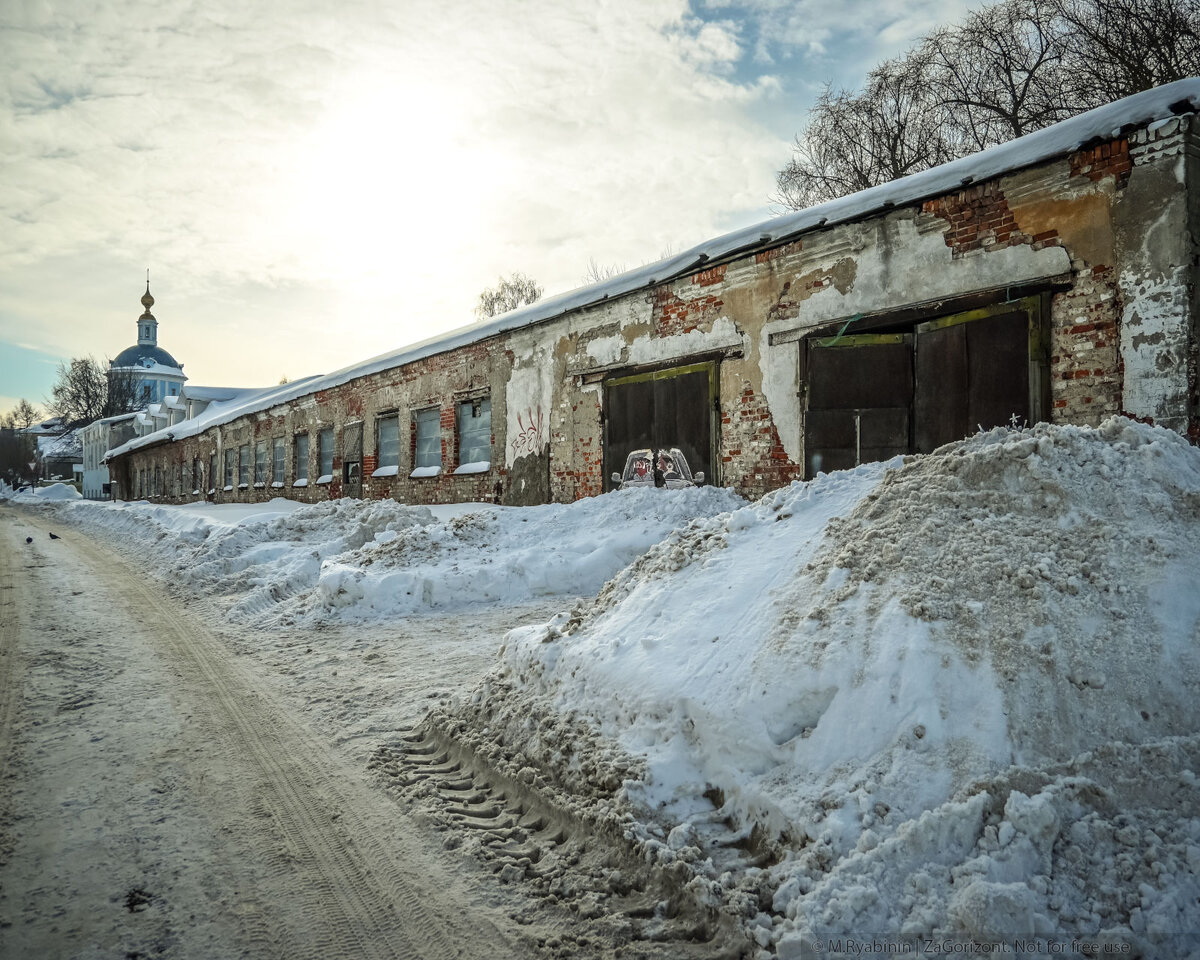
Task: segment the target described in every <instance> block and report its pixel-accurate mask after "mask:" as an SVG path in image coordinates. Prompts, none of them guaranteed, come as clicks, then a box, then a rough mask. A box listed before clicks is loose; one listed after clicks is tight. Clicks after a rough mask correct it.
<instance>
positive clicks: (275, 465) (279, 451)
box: [271, 437, 283, 485]
mask: <svg viewBox="0 0 1200 960" xmlns="http://www.w3.org/2000/svg"><path fill="white" fill-rule="evenodd" d="M271 482H272V483H278V484H280V485H282V484H283V437H275V439H274V440H272V441H271Z"/></svg>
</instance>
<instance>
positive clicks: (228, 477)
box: [225, 450, 236, 490]
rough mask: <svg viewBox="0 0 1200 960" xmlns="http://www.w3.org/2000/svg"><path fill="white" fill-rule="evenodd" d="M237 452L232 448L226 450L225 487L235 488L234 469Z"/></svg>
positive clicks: (227, 488)
mask: <svg viewBox="0 0 1200 960" xmlns="http://www.w3.org/2000/svg"><path fill="white" fill-rule="evenodd" d="M235 456H236V454H235V453H234V452H233V451H232V450H226V451H225V489H226V490H231V489H233V471H234V464H235V459H234V458H235Z"/></svg>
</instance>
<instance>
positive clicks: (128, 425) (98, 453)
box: [78, 412, 139, 500]
mask: <svg viewBox="0 0 1200 960" xmlns="http://www.w3.org/2000/svg"><path fill="white" fill-rule="evenodd" d="M138 416H139V414H138V413H136V412H134V413H124V414H121V415H120V416H117V417H105V418H104V419H103V420H96V421H94V422H93V423H89V424H88V425H87V426H86V427H80V429H79V431H78V433H79V439H80V441H81V442H82V444H83V490H82V491H81V492H82V493H83V495H84V496H85V497H87V498H88V499H89V500H110V499H112V495H111V491H110V488H109V479H108V464H106V463H105V462H104V454H105V452H106V451H108V450H110V449H112V448H113V447H119V446H120V445H121V444H123V443H124V442H125V441H126V440H130V439H132V438H133V437H135V436H137V433H136V431H135V430H134V420H135V419H136V418H137V417H138Z"/></svg>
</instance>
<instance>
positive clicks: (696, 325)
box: [654, 268, 724, 337]
mask: <svg viewBox="0 0 1200 960" xmlns="http://www.w3.org/2000/svg"><path fill="white" fill-rule="evenodd" d="M722 275H724V270H723V268H722ZM714 282H715V281H714ZM723 305H724V304H723V302H722V300H721V298H720V297H719V296H716V295H715V294H709V295H707V296H703V297H692V298H690V299H687V300H684V299H682V298H681V297H679V296H677V295H676V294H675V292H674V291H673V290H672V289H671V288H670V287H661V288H659V289H658V290H656V291H655V293H654V335H655V336H658V337H671V336H675V335H677V334H681V333H691V332H692V331H693V330H698V329H700V327H701V325H702V324H703V323H704V322H706V321H711V320H712V319H713V318H714V317H716V316H718V315H719V314H720V312H721V307H722V306H723Z"/></svg>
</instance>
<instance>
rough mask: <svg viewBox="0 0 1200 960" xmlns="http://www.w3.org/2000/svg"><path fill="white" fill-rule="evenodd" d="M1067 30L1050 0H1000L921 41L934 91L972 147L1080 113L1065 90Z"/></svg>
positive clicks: (1023, 132)
mask: <svg viewBox="0 0 1200 960" xmlns="http://www.w3.org/2000/svg"><path fill="white" fill-rule="evenodd" d="M1065 48H1066V37H1065V36H1064V35H1063V32H1062V30H1061V24H1060V22H1059V21H1058V20H1057V18H1056V17H1055V15H1054V9H1053V8H1052V6H1051V5H1050V2H1049V0H1003V2H1001V3H998V4H995V5H994V6H991V7H984V8H983V9H981V10H977V11H976V12H974V13H972V14H971V15H970V16H969V17H967V19H966V20H965V21H964V22H963V23H962V24H960V25H958V26H956V27H950V28H946V29H942V30H937V31H935V32H934V33H932V34H931V35H930V36H929V37H927V38H926V39H925V41H924V42H923V43H922V44H921V46H920V47H919V50H920V53H921V56H923V57H924V58H927V60H928V62H929V67H930V68H929V79H930V82H931V84H932V89H931V91H930V92H931V93H932V94H933V96H934V98H935V99H936V100H937V101H938V102H939V103H940V104H941V105H942V106H943V107H944V109H945V110H946V111H947V112H948V114H949V116H950V117H951V122H953V123H954V124H955V125H956V126H957V127H958V128H959V129H960V130H962V132H963V134H964V135H965V137H966V139H967V143H968V146H969V148H970V149H972V150H982V149H984V148H985V147H990V146H994V145H995V144H997V143H1004V142H1005V141H1006V140H1012V139H1013V138H1014V137H1020V136H1024V135H1025V134H1027V133H1031V132H1033V131H1034V130H1040V129H1041V128H1042V127H1048V126H1050V125H1051V124H1054V123H1058V121H1060V120H1064V119H1066V118H1067V117H1069V116H1071V115H1072V114H1073V113H1077V112H1078V109H1077V108H1073V107H1072V106H1070V105H1069V104H1068V101H1067V99H1066V97H1065V96H1064V93H1063V90H1064V76H1063V55H1064V51H1065Z"/></svg>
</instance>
